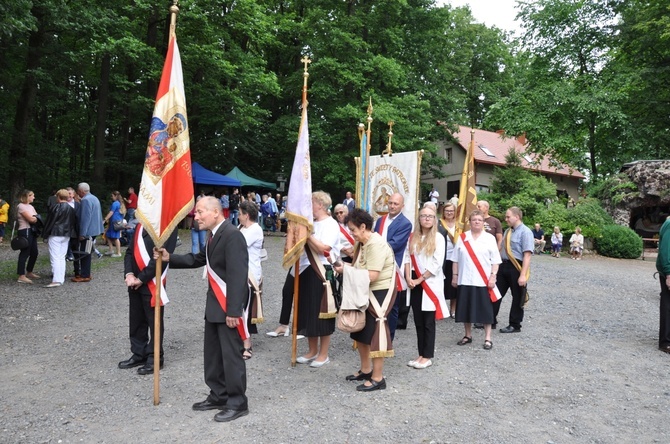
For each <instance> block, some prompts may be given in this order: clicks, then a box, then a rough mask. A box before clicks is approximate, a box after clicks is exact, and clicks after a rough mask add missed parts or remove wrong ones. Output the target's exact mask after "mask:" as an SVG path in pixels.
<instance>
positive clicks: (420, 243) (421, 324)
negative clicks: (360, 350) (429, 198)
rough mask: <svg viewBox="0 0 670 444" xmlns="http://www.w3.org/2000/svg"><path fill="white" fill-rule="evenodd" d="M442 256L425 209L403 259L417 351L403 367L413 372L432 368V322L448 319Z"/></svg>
mask: <svg viewBox="0 0 670 444" xmlns="http://www.w3.org/2000/svg"><path fill="white" fill-rule="evenodd" d="M444 257H445V242H444V236H442V235H441V234H439V233H438V232H437V217H436V215H435V209H434V208H433V207H432V206H425V207H423V208H422V209H421V211H420V212H419V217H418V219H417V221H416V223H415V224H414V232H413V233H412V235H411V236H410V238H409V248H408V249H407V250H406V253H405V258H404V260H403V264H404V267H405V279H407V285H408V287H409V289H410V306H411V307H412V313H413V314H414V325H415V326H416V336H417V347H418V350H419V356H418V357H417V358H416V359H413V360H411V361H409V362H408V363H407V365H409V366H410V367H414V368H416V369H424V368H427V367H430V366H431V365H433V361H432V359H433V356H434V353H435V321H436V320H440V319H443V318H445V317H449V310H448V309H447V306H446V303H445V300H444V273H443V272H442V265H443V263H444Z"/></svg>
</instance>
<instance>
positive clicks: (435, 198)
mask: <svg viewBox="0 0 670 444" xmlns="http://www.w3.org/2000/svg"><path fill="white" fill-rule="evenodd" d="M428 198H429V199H430V201H431V202H433V203H434V204H435V205H437V203H438V200H439V198H440V193H438V192H437V190H436V189H435V187H433V189H432V190H431V191H430V193H429V194H428Z"/></svg>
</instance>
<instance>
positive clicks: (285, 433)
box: [0, 236, 670, 443]
mask: <svg viewBox="0 0 670 444" xmlns="http://www.w3.org/2000/svg"><path fill="white" fill-rule="evenodd" d="M182 238H184V236H182ZM283 243H284V239H283V238H280V237H272V238H267V240H266V247H267V249H268V254H269V260H268V261H267V262H265V263H264V274H265V279H266V284H265V297H264V301H265V305H266V308H265V310H266V311H265V313H266V319H267V321H266V323H264V324H261V325H260V327H259V330H260V334H259V335H257V336H255V337H254V345H253V347H254V357H253V359H251V360H250V361H248V366H247V372H248V391H247V394H248V396H249V408H250V411H251V413H250V414H249V415H248V416H246V417H244V418H241V419H239V420H236V421H234V422H232V423H227V424H220V423H216V422H214V421H213V419H212V418H213V416H214V412H194V411H192V410H191V404H192V403H194V402H197V401H201V400H203V399H204V398H205V397H206V395H207V393H208V389H207V387H206V385H205V384H204V382H203V375H202V366H203V364H202V361H203V357H202V334H203V313H204V298H205V292H206V282H205V281H204V280H202V279H201V277H202V270H173V271H171V272H170V276H169V283H168V292H169V295H170V299H171V303H170V304H169V305H168V307H167V311H166V338H165V346H166V353H165V367H164V369H163V370H162V371H161V392H160V393H161V403H160V405H159V406H153V402H152V399H153V382H152V381H153V379H152V377H151V376H139V375H138V374H137V373H136V372H135V370H134V369H133V370H120V369H118V368H117V363H118V362H119V361H121V360H123V359H126V358H128V357H129V356H130V352H129V343H128V338H127V336H128V326H127V325H128V309H127V307H128V301H127V292H126V291H125V287H124V284H123V277H122V269H123V267H122V259H112V258H104V259H100V260H98V259H95V260H94V267H95V268H94V271H93V274H94V279H93V281H91V282H90V283H80V284H74V283H71V282H67V283H66V285H64V286H62V287H59V288H56V289H45V288H41V286H37V285H33V286H29V285H20V284H18V283H16V281H15V280H14V279H12V280H9V281H8V280H4V281H1V282H0V314H1V318H0V336H1V337H2V343H1V348H0V418H2V419H1V424H0V442H3V443H73V442H85V443H97V442H100V443H117V442H138V443H175V442H179V443H191V442H193V443H195V442H198V443H210V442H231V441H237V442H243V443H247V442H248V443H252V442H253V443H294V442H304V443H323V442H326V443H375V442H400V443H404V442H407V443H423V442H425V443H429V442H435V443H460V442H463V443H472V442H486V443H491V442H496V443H542V442H544V443H552V442H553V443H573V442H574V443H612V442H645V443H646V442H669V441H670V436H669V435H668V432H667V418H668V414H669V413H670V390H669V389H668V388H667V376H666V374H667V368H668V360H669V359H670V356H668V355H666V354H663V353H661V352H659V351H658V350H657V334H658V294H659V284H658V281H657V280H655V279H654V278H653V277H652V274H653V272H654V271H655V269H654V262H653V259H652V260H648V261H641V260H616V259H608V258H602V257H585V259H584V260H582V261H579V262H577V261H573V260H570V259H568V258H561V259H555V258H552V257H551V256H540V257H535V258H534V259H533V265H532V277H531V285H530V287H529V289H530V292H531V302H530V305H529V307H528V308H527V310H526V319H525V322H524V324H523V331H522V333H520V334H507V335H503V334H500V333H498V332H495V333H493V344H494V346H493V349H492V350H491V351H485V350H483V349H482V347H481V346H482V343H483V332H482V331H481V330H477V331H475V334H474V342H473V343H472V344H471V345H468V346H465V347H458V346H457V345H456V341H457V340H458V339H460V338H461V337H462V336H463V328H462V326H461V325H457V324H455V323H454V322H453V320H446V321H442V322H439V323H438V337H437V344H436V346H437V350H436V359H435V360H434V365H433V366H432V367H430V368H428V369H426V370H415V369H410V368H409V367H407V366H406V365H405V364H406V362H407V361H408V360H410V359H412V358H414V357H415V354H416V353H415V350H416V345H415V338H416V335H415V332H414V328H413V324H410V328H409V329H408V330H406V331H399V332H398V335H397V337H396V342H395V344H394V345H395V349H396V357H395V358H392V359H388V360H387V361H386V367H385V376H386V378H387V383H388V388H387V389H386V390H384V391H379V392H373V393H359V392H356V391H355V384H354V383H350V382H347V381H345V380H344V377H345V376H346V375H348V374H350V373H352V372H353V371H355V370H357V369H358V364H357V362H358V358H357V357H358V355H357V353H356V352H354V351H353V350H352V349H351V341H350V340H349V339H348V336H347V335H345V334H343V333H341V332H336V333H335V335H334V336H333V340H332V345H331V351H330V359H331V363H330V364H328V365H326V366H324V367H322V368H320V369H312V368H309V367H306V366H301V365H298V366H297V367H295V368H292V367H291V366H290V340H289V339H288V338H283V337H281V338H269V337H267V336H265V332H267V331H269V330H272V329H274V328H275V327H276V325H277V320H278V313H279V306H280V291H281V287H282V284H283V281H284V277H285V272H284V271H283V270H282V269H281V267H280V265H279V263H280V258H281V254H282V251H283ZM187 248H188V246H187V245H186V243H185V244H184V245H182V246H181V247H180V248H179V249H178V252H185V251H186V250H187ZM40 249H41V254H42V255H46V254H47V252H46V249H45V246H44V245H40ZM16 256H17V253H14V252H12V251H11V250H9V248H8V247H1V248H0V261H10V262H12V263H15V260H16ZM36 271H37V272H38V273H42V274H45V275H46V274H47V273H48V265H45V266H43V267H42V268H40V269H39V270H36ZM48 282H49V279H48V278H46V277H45V278H42V279H41V280H40V284H46V283H48ZM510 300H511V296H508V297H506V298H505V299H504V301H503V306H502V309H501V325H500V326H501V327H504V326H505V324H504V320H505V319H506V317H507V315H508V313H509V302H510ZM410 319H411V317H410ZM305 351H306V343H305V342H304V340H302V341H299V348H298V352H299V353H302V352H305Z"/></svg>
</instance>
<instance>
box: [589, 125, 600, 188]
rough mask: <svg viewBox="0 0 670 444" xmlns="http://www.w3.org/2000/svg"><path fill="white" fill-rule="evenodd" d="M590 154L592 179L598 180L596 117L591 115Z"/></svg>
mask: <svg viewBox="0 0 670 444" xmlns="http://www.w3.org/2000/svg"><path fill="white" fill-rule="evenodd" d="M588 144H589V154H590V157H591V180H593V181H594V182H597V181H598V166H597V164H596V117H595V116H593V115H592V116H590V117H589V141H588Z"/></svg>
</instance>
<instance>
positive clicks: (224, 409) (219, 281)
mask: <svg viewBox="0 0 670 444" xmlns="http://www.w3.org/2000/svg"><path fill="white" fill-rule="evenodd" d="M194 221H195V222H196V223H197V224H198V225H199V228H200V230H210V231H211V232H212V236H211V237H210V239H209V241H208V243H207V247H206V249H205V251H200V252H199V253H198V254H193V253H189V254H183V255H170V253H168V252H167V251H166V250H165V249H160V250H155V251H156V254H155V257H156V258H157V257H158V253H159V252H160V253H161V254H162V259H163V261H164V262H166V263H167V262H169V263H170V267H172V268H198V267H202V266H207V277H208V281H209V288H208V289H207V304H206V306H205V344H204V355H205V383H206V384H207V385H208V386H209V388H210V392H209V396H208V397H207V399H205V400H204V401H201V402H196V403H195V404H193V410H198V411H203V410H213V409H218V410H221V411H220V412H219V413H217V414H216V415H215V416H214V420H215V421H219V422H227V421H232V420H234V419H237V418H239V417H241V416H244V415H246V414H248V413H249V407H248V404H247V397H246V395H245V392H246V389H247V372H246V366H245V361H244V358H243V356H242V351H243V350H244V344H243V339H245V338H243V336H244V335H245V334H246V335H248V333H247V332H246V330H245V322H244V320H243V318H242V315H243V311H244V307H245V305H246V303H247V301H248V299H249V287H248V286H247V278H248V274H249V272H248V263H249V260H248V257H247V256H248V254H247V243H246V241H245V240H244V236H243V235H242V233H241V232H240V231H239V230H238V229H237V228H236V227H235V226H234V225H232V224H231V223H230V222H228V221H227V220H225V218H224V217H223V209H222V208H221V201H219V200H218V199H216V198H214V197H212V196H206V197H203V198H202V199H200V200H199V201H198V203H197V204H196V206H195V219H194Z"/></svg>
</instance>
